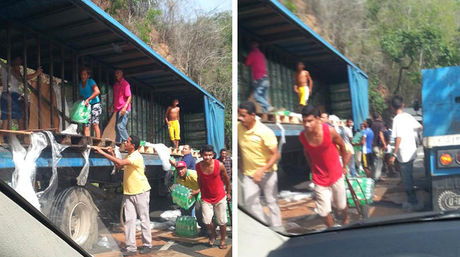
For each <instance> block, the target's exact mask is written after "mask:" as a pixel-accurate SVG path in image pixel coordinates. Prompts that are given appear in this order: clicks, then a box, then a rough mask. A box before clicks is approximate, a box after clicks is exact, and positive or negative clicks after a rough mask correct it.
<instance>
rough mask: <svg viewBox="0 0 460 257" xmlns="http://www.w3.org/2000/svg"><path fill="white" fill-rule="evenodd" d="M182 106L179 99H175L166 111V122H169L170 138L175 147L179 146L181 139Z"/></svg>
mask: <svg viewBox="0 0 460 257" xmlns="http://www.w3.org/2000/svg"><path fill="white" fill-rule="evenodd" d="M179 112H180V107H179V100H178V99H174V100H173V101H172V105H170V106H168V109H166V113H165V120H166V124H168V130H169V138H170V139H171V141H172V143H173V145H174V148H176V149H178V148H179V141H180V125H179V121H180V115H179Z"/></svg>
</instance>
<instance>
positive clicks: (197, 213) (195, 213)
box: [180, 201, 206, 231]
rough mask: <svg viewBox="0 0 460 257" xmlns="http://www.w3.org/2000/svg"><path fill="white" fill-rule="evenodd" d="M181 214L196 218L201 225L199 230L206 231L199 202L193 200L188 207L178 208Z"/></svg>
mask: <svg viewBox="0 0 460 257" xmlns="http://www.w3.org/2000/svg"><path fill="white" fill-rule="evenodd" d="M180 212H181V215H187V216H192V217H195V218H196V222H197V223H198V225H200V227H201V231H206V225H205V224H204V222H203V213H202V210H201V202H200V201H195V204H194V205H193V206H192V207H190V209H188V210H185V209H182V208H180Z"/></svg>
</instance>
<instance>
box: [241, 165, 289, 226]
mask: <svg viewBox="0 0 460 257" xmlns="http://www.w3.org/2000/svg"><path fill="white" fill-rule="evenodd" d="M261 191H263V192H264V196H265V202H266V203H267V207H268V209H270V217H269V222H268V224H269V225H270V226H273V227H279V226H281V225H282V223H281V211H280V208H279V206H278V202H277V197H278V174H277V172H276V171H272V172H265V174H264V176H263V177H262V181H260V182H259V183H258V184H256V183H254V181H253V180H252V177H249V176H244V177H243V197H244V206H245V207H246V209H247V210H248V211H249V213H251V214H252V215H254V217H256V218H257V219H258V220H259V221H262V222H264V223H266V219H265V215H264V211H263V208H262V204H261V203H260V193H261Z"/></svg>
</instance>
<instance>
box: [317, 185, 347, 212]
mask: <svg viewBox="0 0 460 257" xmlns="http://www.w3.org/2000/svg"><path fill="white" fill-rule="evenodd" d="M315 198H316V212H317V213H318V215H319V216H321V217H326V216H327V215H328V214H329V213H330V212H331V210H332V209H331V203H332V207H334V208H336V209H338V210H339V211H341V210H343V209H345V208H346V207H347V195H346V192H345V182H344V179H343V176H342V177H340V178H339V179H338V180H337V181H336V182H335V183H334V184H332V185H331V186H329V187H323V186H320V185H315Z"/></svg>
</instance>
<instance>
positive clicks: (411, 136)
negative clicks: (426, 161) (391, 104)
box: [392, 112, 422, 162]
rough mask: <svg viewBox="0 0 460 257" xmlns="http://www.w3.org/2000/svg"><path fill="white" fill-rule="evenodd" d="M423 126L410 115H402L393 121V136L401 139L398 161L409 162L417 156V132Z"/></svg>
mask: <svg viewBox="0 0 460 257" xmlns="http://www.w3.org/2000/svg"><path fill="white" fill-rule="evenodd" d="M421 126H422V125H420V123H419V122H418V121H417V120H415V118H414V117H412V116H411V115H410V114H408V113H405V112H403V113H400V114H398V115H396V116H395V117H394V119H393V132H392V136H393V137H394V138H395V139H396V138H398V137H399V138H401V143H400V144H399V150H398V153H397V158H398V161H400V162H409V161H411V160H413V159H415V157H416V156H417V145H416V143H415V130H416V129H419V128H420V127H421Z"/></svg>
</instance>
